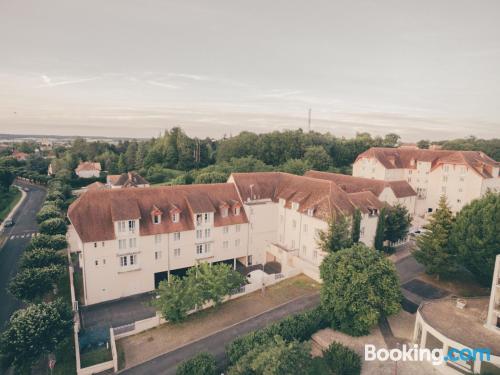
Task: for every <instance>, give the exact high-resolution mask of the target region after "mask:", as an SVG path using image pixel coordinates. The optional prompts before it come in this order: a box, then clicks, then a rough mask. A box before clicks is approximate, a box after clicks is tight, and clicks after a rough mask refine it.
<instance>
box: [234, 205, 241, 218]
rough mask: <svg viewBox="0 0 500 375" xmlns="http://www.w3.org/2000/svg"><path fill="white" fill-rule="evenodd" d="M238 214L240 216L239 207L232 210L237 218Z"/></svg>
mask: <svg viewBox="0 0 500 375" xmlns="http://www.w3.org/2000/svg"><path fill="white" fill-rule="evenodd" d="M239 214H240V208H239V207H235V208H234V215H235V216H238V215H239Z"/></svg>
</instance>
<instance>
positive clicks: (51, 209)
mask: <svg viewBox="0 0 500 375" xmlns="http://www.w3.org/2000/svg"><path fill="white" fill-rule="evenodd" d="M61 216H62V215H61V211H60V210H59V208H58V207H57V206H56V205H53V204H46V205H44V206H43V207H42V208H41V209H40V211H38V213H37V214H36V220H37V221H38V222H39V223H41V222H42V221H45V220H48V219H54V218H60V217H61Z"/></svg>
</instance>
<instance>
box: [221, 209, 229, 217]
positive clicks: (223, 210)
mask: <svg viewBox="0 0 500 375" xmlns="http://www.w3.org/2000/svg"><path fill="white" fill-rule="evenodd" d="M228 211H229V210H228V209H227V207H224V208H223V209H222V213H221V214H222V217H227V214H228Z"/></svg>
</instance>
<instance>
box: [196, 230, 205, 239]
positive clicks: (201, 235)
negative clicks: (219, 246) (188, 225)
mask: <svg viewBox="0 0 500 375" xmlns="http://www.w3.org/2000/svg"><path fill="white" fill-rule="evenodd" d="M202 237H203V231H202V230H201V229H197V230H196V239H198V240H199V239H200V238H202Z"/></svg>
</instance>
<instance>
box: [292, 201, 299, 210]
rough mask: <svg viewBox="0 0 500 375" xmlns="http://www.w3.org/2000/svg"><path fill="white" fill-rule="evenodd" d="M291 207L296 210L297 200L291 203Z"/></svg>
mask: <svg viewBox="0 0 500 375" xmlns="http://www.w3.org/2000/svg"><path fill="white" fill-rule="evenodd" d="M292 209H293V210H298V209H299V204H298V203H297V202H293V203H292Z"/></svg>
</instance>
